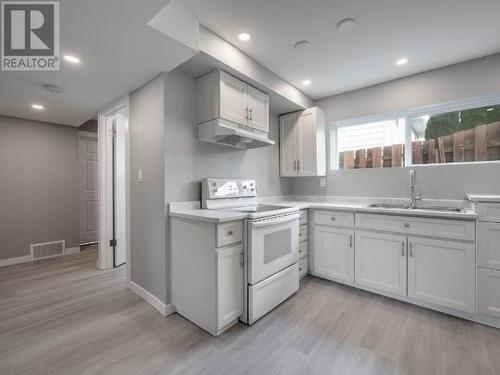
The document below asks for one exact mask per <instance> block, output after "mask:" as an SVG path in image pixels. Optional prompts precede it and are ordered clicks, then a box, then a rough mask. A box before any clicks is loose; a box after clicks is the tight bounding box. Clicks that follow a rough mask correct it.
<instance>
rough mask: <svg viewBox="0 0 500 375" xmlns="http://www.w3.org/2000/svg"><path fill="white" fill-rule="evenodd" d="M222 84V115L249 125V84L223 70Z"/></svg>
mask: <svg viewBox="0 0 500 375" xmlns="http://www.w3.org/2000/svg"><path fill="white" fill-rule="evenodd" d="M220 86H221V87H220V90H221V93H220V96H221V100H220V107H221V108H220V117H221V118H223V119H226V120H228V121H232V122H235V123H237V124H241V125H248V112H247V84H246V83H244V82H242V81H240V80H239V79H236V78H234V77H232V76H230V75H229V74H226V73H224V72H221V80H220Z"/></svg>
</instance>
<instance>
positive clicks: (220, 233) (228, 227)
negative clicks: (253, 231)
mask: <svg viewBox="0 0 500 375" xmlns="http://www.w3.org/2000/svg"><path fill="white" fill-rule="evenodd" d="M241 233H242V224H241V221H230V222H229V223H223V224H219V225H218V226H217V247H222V246H227V245H231V244H233V243H236V242H241V237H242V235H241Z"/></svg>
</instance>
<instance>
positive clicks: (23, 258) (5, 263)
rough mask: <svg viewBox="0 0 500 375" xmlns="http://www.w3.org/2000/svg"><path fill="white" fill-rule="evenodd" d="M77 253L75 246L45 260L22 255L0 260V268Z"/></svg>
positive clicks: (77, 248) (78, 250) (77, 247)
mask: <svg viewBox="0 0 500 375" xmlns="http://www.w3.org/2000/svg"><path fill="white" fill-rule="evenodd" d="M48 243H50V242H48ZM79 252H80V246H75V247H69V248H65V249H64V253H63V254H60V255H54V256H51V257H46V258H40V259H33V257H32V256H31V254H30V255H23V256H20V257H14V258H7V259H0V267H5V266H12V265H15V264H21V263H28V262H36V261H38V260H44V259H48V258H58V257H63V256H65V255H71V254H77V253H79Z"/></svg>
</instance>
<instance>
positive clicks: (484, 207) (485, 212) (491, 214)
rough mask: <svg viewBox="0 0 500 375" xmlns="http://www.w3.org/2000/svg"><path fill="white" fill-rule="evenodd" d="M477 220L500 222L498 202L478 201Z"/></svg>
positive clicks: (499, 204) (499, 205)
mask: <svg viewBox="0 0 500 375" xmlns="http://www.w3.org/2000/svg"><path fill="white" fill-rule="evenodd" d="M478 211H479V221H493V222H496V223H500V203H479V205H478Z"/></svg>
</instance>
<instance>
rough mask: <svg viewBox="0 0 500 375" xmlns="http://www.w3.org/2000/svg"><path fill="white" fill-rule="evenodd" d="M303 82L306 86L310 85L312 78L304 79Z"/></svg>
mask: <svg viewBox="0 0 500 375" xmlns="http://www.w3.org/2000/svg"><path fill="white" fill-rule="evenodd" d="M302 84H303V85H304V86H309V85H310V84H311V80H310V79H305V80H303V81H302Z"/></svg>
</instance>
